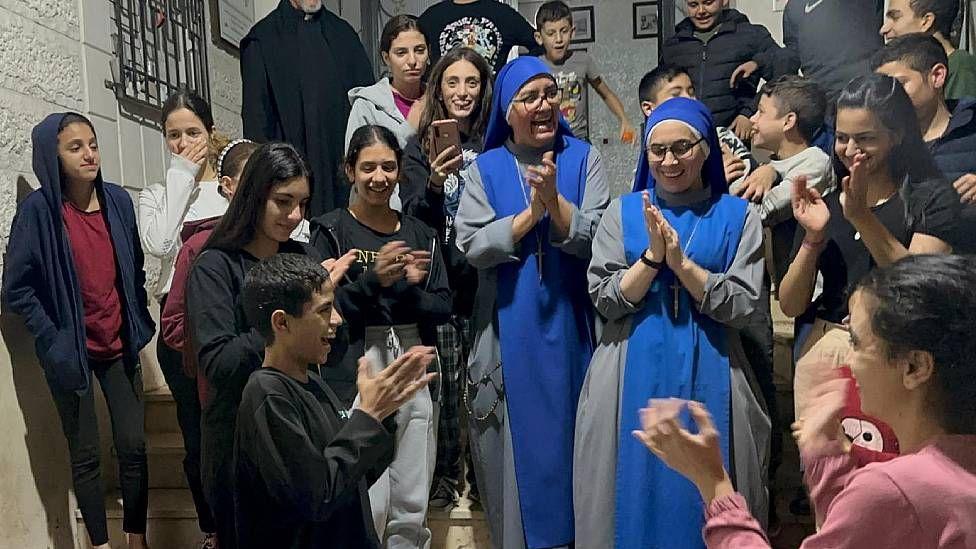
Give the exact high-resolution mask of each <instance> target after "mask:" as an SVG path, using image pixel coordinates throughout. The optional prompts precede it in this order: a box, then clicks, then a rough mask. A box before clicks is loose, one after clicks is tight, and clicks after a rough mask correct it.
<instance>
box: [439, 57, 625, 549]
mask: <svg viewBox="0 0 976 549" xmlns="http://www.w3.org/2000/svg"><path fill="white" fill-rule="evenodd" d="M560 95H561V94H560V90H559V87H558V86H557V84H556V81H555V79H554V78H553V76H552V75H551V74H549V70H548V68H547V67H546V66H545V64H544V63H543V62H542V61H540V60H539V59H538V58H536V57H520V58H518V59H515V60H513V61H512V62H510V63H508V64H507V65H505V67H504V68H502V70H501V71H500V72H499V73H498V77H497V79H496V82H495V96H494V98H493V102H492V113H491V119H490V120H489V123H488V128H487V131H486V135H485V151H484V152H483V153H481V155H479V156H478V159H477V161H476V162H475V163H474V164H473V165H472V166H471V167H470V168H469V170H470V173H469V180H468V181H469V182H468V183H467V185H466V187H465V191H464V195H463V197H462V198H461V203H460V207H459V209H458V215H457V219H456V227H457V242H458V245H459V246H460V247H461V249H462V250H463V251H464V253H465V255H466V256H467V259H468V261H469V262H470V263H471V264H472V265H473V266H474V267H475V268H477V269H478V276H479V283H478V290H477V295H476V298H475V310H474V314H473V317H472V332H473V334H474V341H473V344H472V351H471V355H470V357H469V359H468V372H467V374H466V375H467V380H466V381H465V389H466V392H465V398H464V400H465V403H466V405H467V407H468V410H469V412H470V419H469V427H470V442H471V449H472V456H473V458H474V465H475V473H476V475H477V479H478V487H479V488H480V490H481V497H482V502H483V503H484V505H485V509H486V510H487V513H488V521H489V525H490V531H491V536H492V541H493V544H494V546H495V547H497V548H499V549H501V548H504V549H520V548H524V547H528V548H532V549H536V548H549V547H564V546H568V545H570V544H571V543H572V542H573V536H574V527H573V506H572V501H573V494H572V490H573V482H572V472H573V436H574V426H573V422H574V420H575V418H576V405H577V402H578V400H579V391H580V387H581V386H582V385H583V378H584V376H585V374H586V368H587V366H588V365H589V362H590V356H591V355H592V353H593V347H594V345H595V338H594V335H593V316H594V315H593V306H592V304H591V303H590V301H589V298H588V296H587V294H586V266H587V264H588V262H589V258H590V246H591V243H592V238H593V234H594V233H595V232H596V228H597V225H598V224H599V222H600V216H601V215H602V213H603V210H604V209H605V208H606V207H607V203H608V202H609V191H608V187H607V182H606V180H605V178H604V175H603V168H602V161H601V159H600V154H599V152H597V150H596V149H595V148H593V147H591V146H590V145H589V144H587V143H585V142H583V141H580V140H579V139H576V138H575V137H573V135H572V132H571V131H570V129H569V126H568V125H567V124H566V122H565V121H564V120H563V119H562V117H561V116H560V114H559V109H558V105H559V100H560Z"/></svg>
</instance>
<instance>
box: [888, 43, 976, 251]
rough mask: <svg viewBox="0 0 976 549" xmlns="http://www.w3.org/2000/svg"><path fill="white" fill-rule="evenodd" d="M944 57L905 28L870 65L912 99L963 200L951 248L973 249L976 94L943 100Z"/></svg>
mask: <svg viewBox="0 0 976 549" xmlns="http://www.w3.org/2000/svg"><path fill="white" fill-rule="evenodd" d="M948 66H949V63H948V60H947V57H946V54H945V50H944V49H943V48H942V45H941V44H939V42H938V41H937V40H936V39H935V38H933V37H932V36H928V35H925V34H906V35H905V36H900V37H898V38H895V39H893V40H892V41H890V42H888V44H886V45H885V47H884V48H883V49H881V50H880V51H878V52H877V53H875V54H874V57H873V58H872V59H871V68H873V69H874V70H875V72H879V73H881V74H886V75H888V76H890V77H892V78H894V79H895V80H898V81H899V82H901V83H902V85H903V86H904V87H905V93H907V94H908V97H910V98H911V100H912V105H913V106H914V107H915V114H916V115H917V117H918V125H919V127H920V128H921V130H922V138H923V139H924V140H925V143H926V145H928V147H929V150H930V151H932V157H933V159H934V160H935V164H936V166H938V167H939V170H940V171H942V175H943V176H944V177H945V179H946V182H947V183H951V184H952V186H953V188H954V189H955V191H956V193H957V194H958V195H959V201H960V202H962V203H963V207H962V212H961V213H962V215H961V216H960V218H959V220H958V221H957V225H958V228H959V231H958V235H957V237H956V240H955V241H954V242H953V243H952V246H953V251H954V252H955V253H966V254H973V253H976V240H974V238H973V235H974V233H976V99H974V98H972V97H966V98H963V99H953V100H948V101H947V100H946V98H945V85H946V82H947V81H948Z"/></svg>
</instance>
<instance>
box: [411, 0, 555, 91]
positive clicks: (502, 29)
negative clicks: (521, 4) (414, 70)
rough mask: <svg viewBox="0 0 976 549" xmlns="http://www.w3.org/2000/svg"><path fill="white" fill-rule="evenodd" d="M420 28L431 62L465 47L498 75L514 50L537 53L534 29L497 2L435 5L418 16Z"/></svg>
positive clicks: (512, 11)
mask: <svg viewBox="0 0 976 549" xmlns="http://www.w3.org/2000/svg"><path fill="white" fill-rule="evenodd" d="M419 24H420V28H421V29H423V31H424V36H426V38H427V45H428V47H429V48H430V62H431V63H432V64H433V63H436V62H437V60H438V59H440V57H441V56H442V55H444V54H445V53H447V52H449V51H451V50H452V49H454V48H456V47H458V46H467V47H469V48H471V49H473V50H475V51H477V52H478V53H480V54H481V56H482V57H484V58H485V59H486V60H487V61H488V64H489V65H491V67H492V71H493V72H494V73H496V74H497V73H498V71H499V70H501V68H502V67H503V66H505V62H506V61H507V59H508V52H509V51H510V50H511V49H512V47H514V46H523V47H526V48H529V49H530V51H532V50H536V49H537V48H538V45H537V44H536V43H535V38H534V36H533V33H534V32H535V29H533V28H532V25H530V24H529V22H528V21H526V20H525V18H524V17H522V16H521V15H520V14H519V13H518V12H517V11H515V10H514V9H513V8H512V7H511V6H509V5H507V4H503V3H501V2H498V1H497V0H478V1H477V2H472V3H471V4H462V5H458V4H455V3H454V2H451V1H444V2H440V3H437V4H434V5H433V6H431V7H430V8H428V9H427V11H425V12H424V14H423V15H421V16H420V21H419Z"/></svg>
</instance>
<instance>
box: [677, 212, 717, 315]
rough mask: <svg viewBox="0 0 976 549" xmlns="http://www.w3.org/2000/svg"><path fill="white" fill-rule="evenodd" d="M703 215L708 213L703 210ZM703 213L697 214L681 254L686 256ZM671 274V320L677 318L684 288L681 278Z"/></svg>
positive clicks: (703, 216)
mask: <svg viewBox="0 0 976 549" xmlns="http://www.w3.org/2000/svg"><path fill="white" fill-rule="evenodd" d="M705 215H708V212H705ZM705 215H702V216H699V217H698V220H697V221H695V226H694V227H693V228H692V229H691V235H690V236H689V237H688V240H686V241H685V245H684V248H682V251H681V253H682V254H684V255H686V256H687V255H688V248H689V247H691V242H692V241H693V240H694V239H695V234H697V233H698V226H699V225H701V222H702V219H704V218H705ZM675 232H677V231H675ZM678 238H679V239H680V238H681V236H680V235H679V236H678ZM671 274H672V276H674V280H672V281H671V318H672V319H673V320H677V319H678V313H679V312H680V310H681V291H682V290H683V289H684V286H682V285H681V280H680V279H678V275H677V274H675V273H674V271H673V270H672V271H671Z"/></svg>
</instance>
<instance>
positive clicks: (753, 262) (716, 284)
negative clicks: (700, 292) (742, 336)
mask: <svg viewBox="0 0 976 549" xmlns="http://www.w3.org/2000/svg"><path fill="white" fill-rule="evenodd" d="M765 262H766V260H765V258H764V257H763V232H762V222H761V221H760V219H759V215H758V214H756V213H755V212H754V211H752V210H749V213H748V214H746V221H745V226H743V228H742V237H741V239H740V240H739V247H738V249H737V250H736V253H735V258H734V259H733V260H732V266H730V267H729V270H728V271H726V272H724V273H708V280H707V281H706V282H705V295H704V297H703V298H702V302H701V307H700V309H699V310H700V311H701V312H702V313H704V314H706V315H708V316H710V317H712V318H713V319H715V320H717V321H719V322H721V323H723V324H726V325H729V326H731V327H733V328H740V327H741V326H742V325H744V324H745V321H746V320H747V318H748V316H749V315H750V314H752V312H753V311H754V310H756V307H758V306H759V294H760V292H761V290H762V281H763V269H764V268H765Z"/></svg>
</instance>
